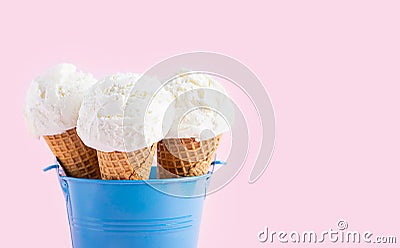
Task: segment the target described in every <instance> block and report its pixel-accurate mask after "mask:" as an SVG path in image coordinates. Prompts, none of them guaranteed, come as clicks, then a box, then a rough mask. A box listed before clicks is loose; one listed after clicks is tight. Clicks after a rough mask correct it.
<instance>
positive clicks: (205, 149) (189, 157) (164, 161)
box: [157, 136, 221, 178]
mask: <svg viewBox="0 0 400 248" xmlns="http://www.w3.org/2000/svg"><path fill="white" fill-rule="evenodd" d="M220 139H221V136H217V137H214V138H211V139H208V140H203V141H196V139H195V138H176V139H163V140H161V141H160V142H158V144H157V164H158V166H157V168H158V173H159V177H160V178H170V177H177V176H200V175H204V174H207V173H208V170H209V169H210V165H211V162H212V161H213V160H214V157H215V154H216V151H217V148H218V145H219V141H220Z"/></svg>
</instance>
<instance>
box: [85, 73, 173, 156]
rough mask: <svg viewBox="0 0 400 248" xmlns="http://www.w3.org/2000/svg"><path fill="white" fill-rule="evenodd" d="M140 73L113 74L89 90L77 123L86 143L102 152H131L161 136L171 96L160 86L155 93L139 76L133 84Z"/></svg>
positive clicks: (148, 144) (146, 145)
mask: <svg viewBox="0 0 400 248" xmlns="http://www.w3.org/2000/svg"><path fill="white" fill-rule="evenodd" d="M140 77H141V75H140V74H135V73H118V74H114V75H112V76H109V77H106V78H105V79H103V80H101V81H99V82H98V83H97V84H96V85H95V86H94V87H92V88H91V89H90V90H89V92H88V94H86V96H85V97H84V100H83V103H82V107H81V109H80V111H79V118H78V125H77V132H78V134H79V136H80V137H81V139H82V141H83V142H84V143H85V144H86V145H87V146H90V147H92V148H95V149H97V150H100V151H103V152H113V151H119V152H132V151H135V150H138V149H141V148H144V147H148V146H150V145H152V144H153V143H155V142H157V141H159V140H161V139H162V138H163V137H162V136H163V135H162V128H161V127H162V122H163V120H164V112H165V110H166V108H167V107H168V106H169V104H170V103H171V102H172V99H173V96H172V94H171V93H169V92H167V91H164V90H160V91H159V92H158V93H157V95H156V96H155V93H154V92H155V91H156V90H155V89H157V87H154V85H155V84H152V82H153V81H152V82H150V81H149V80H147V81H146V80H141V81H140V82H141V83H142V84H140V85H139V84H138V85H137V84H136V83H137V82H138V80H139V78H140ZM147 83H148V84H147ZM150 84H152V85H150ZM153 100H154V101H153ZM145 119H146V125H145V124H144V123H145V121H144V120H145Z"/></svg>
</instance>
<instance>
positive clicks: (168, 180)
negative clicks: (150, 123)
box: [53, 163, 212, 185]
mask: <svg viewBox="0 0 400 248" xmlns="http://www.w3.org/2000/svg"><path fill="white" fill-rule="evenodd" d="M53 166H54V167H55V168H56V169H57V176H58V177H59V178H60V179H62V180H66V181H74V182H81V183H96V184H108V185H118V184H124V185H134V184H172V183H182V182H192V181H199V180H203V179H206V180H207V179H209V177H210V176H211V175H212V172H208V173H207V174H204V175H201V176H194V177H178V178H151V179H147V180H103V179H88V178H76V177H68V176H62V175H60V172H59V170H60V165H59V164H58V163H56V164H55V165H53ZM155 168H157V166H152V169H155Z"/></svg>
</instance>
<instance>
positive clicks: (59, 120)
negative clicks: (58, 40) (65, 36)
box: [24, 64, 96, 137]
mask: <svg viewBox="0 0 400 248" xmlns="http://www.w3.org/2000/svg"><path fill="white" fill-rule="evenodd" d="M95 83H96V79H95V78H94V77H93V76H92V75H91V74H88V73H84V72H81V71H78V70H77V69H76V67H75V66H74V65H72V64H58V65H56V66H54V67H53V68H51V69H49V70H48V71H47V72H46V73H45V74H43V75H41V76H38V77H36V78H35V79H34V80H33V81H32V83H31V85H30V87H29V90H28V93H27V96H26V101H25V106H24V115H25V122H26V125H27V127H28V129H29V130H30V132H31V133H32V134H33V135H34V136H36V137H39V136H45V135H56V134H61V133H63V132H65V131H66V130H69V129H71V128H74V127H76V123H77V119H78V112H79V108H80V107H81V103H82V100H83V95H84V94H85V93H86V91H87V90H88V88H89V87H91V86H92V85H94V84H95Z"/></svg>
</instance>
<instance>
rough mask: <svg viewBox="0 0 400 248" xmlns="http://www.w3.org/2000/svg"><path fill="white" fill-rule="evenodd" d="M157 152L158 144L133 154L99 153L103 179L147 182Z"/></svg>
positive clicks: (117, 152)
mask: <svg viewBox="0 0 400 248" xmlns="http://www.w3.org/2000/svg"><path fill="white" fill-rule="evenodd" d="M155 152H156V144H153V145H152V146H151V147H145V148H143V149H139V150H136V151H133V152H119V151H114V152H102V151H97V157H98V159H99V165H100V172H101V178H102V179H104V180H147V179H149V176H150V170H151V165H152V164H153V158H154V154H155Z"/></svg>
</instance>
